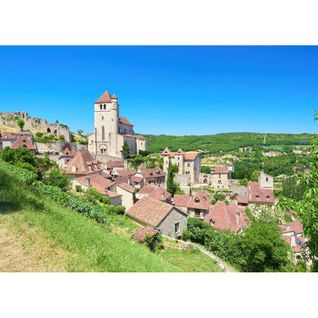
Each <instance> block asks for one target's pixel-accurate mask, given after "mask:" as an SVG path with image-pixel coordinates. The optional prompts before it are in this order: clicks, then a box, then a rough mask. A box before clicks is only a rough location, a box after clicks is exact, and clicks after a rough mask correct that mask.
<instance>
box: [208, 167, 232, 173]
mask: <svg viewBox="0 0 318 318" xmlns="http://www.w3.org/2000/svg"><path fill="white" fill-rule="evenodd" d="M211 172H212V173H215V174H228V173H229V167H214V168H213V169H212V170H211Z"/></svg>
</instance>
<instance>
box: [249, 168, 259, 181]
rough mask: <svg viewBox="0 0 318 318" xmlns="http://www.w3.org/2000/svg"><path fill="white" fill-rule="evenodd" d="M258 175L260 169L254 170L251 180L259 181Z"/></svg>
mask: <svg viewBox="0 0 318 318" xmlns="http://www.w3.org/2000/svg"><path fill="white" fill-rule="evenodd" d="M258 177H259V172H258V170H254V171H253V173H252V175H251V181H258Z"/></svg>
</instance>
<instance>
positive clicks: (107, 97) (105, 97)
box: [95, 91, 112, 104]
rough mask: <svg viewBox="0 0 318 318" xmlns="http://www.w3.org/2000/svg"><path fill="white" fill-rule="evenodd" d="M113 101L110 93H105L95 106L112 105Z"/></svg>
mask: <svg viewBox="0 0 318 318" xmlns="http://www.w3.org/2000/svg"><path fill="white" fill-rule="evenodd" d="M111 101H112V99H111V96H110V94H109V92H108V91H105V92H104V93H103V95H102V96H101V97H100V98H99V99H98V100H97V101H96V102H95V104H101V103H110V102H111Z"/></svg>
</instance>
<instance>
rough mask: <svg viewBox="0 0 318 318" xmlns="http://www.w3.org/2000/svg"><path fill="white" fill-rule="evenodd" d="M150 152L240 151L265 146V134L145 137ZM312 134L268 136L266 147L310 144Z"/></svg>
mask: <svg viewBox="0 0 318 318" xmlns="http://www.w3.org/2000/svg"><path fill="white" fill-rule="evenodd" d="M145 136H146V138H147V140H148V150H149V151H151V152H159V151H162V150H163V149H164V148H165V147H169V148H171V149H172V150H177V149H178V148H182V149H184V150H206V151H209V152H218V151H223V152H224V151H232V150H238V148H239V147H244V146H253V145H263V141H264V134H261V133H227V134H216V135H205V136H167V135H159V136H157V135H145ZM313 136H314V135H311V134H267V138H266V144H265V145H297V144H308V143H309V142H310V140H311V138H312V137H313Z"/></svg>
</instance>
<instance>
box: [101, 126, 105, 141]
mask: <svg viewBox="0 0 318 318" xmlns="http://www.w3.org/2000/svg"><path fill="white" fill-rule="evenodd" d="M102 140H103V141H104V140H105V127H104V126H102Z"/></svg>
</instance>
